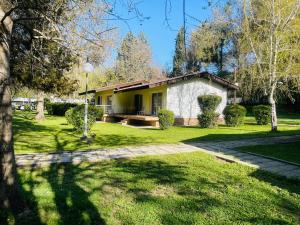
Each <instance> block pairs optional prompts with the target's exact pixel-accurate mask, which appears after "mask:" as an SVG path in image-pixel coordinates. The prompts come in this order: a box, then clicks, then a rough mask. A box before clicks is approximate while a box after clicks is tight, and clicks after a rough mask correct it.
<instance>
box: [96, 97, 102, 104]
mask: <svg viewBox="0 0 300 225" xmlns="http://www.w3.org/2000/svg"><path fill="white" fill-rule="evenodd" d="M97 105H102V96H98V97H97Z"/></svg>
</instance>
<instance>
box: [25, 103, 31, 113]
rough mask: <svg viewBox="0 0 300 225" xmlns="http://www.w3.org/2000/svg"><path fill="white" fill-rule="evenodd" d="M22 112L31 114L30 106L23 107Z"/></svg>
mask: <svg viewBox="0 0 300 225" xmlns="http://www.w3.org/2000/svg"><path fill="white" fill-rule="evenodd" d="M24 111H25V112H31V106H30V105H28V104H27V105H24Z"/></svg>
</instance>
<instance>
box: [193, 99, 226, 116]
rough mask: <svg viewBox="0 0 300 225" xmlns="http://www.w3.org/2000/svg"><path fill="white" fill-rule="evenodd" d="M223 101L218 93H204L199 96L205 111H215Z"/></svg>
mask: <svg viewBox="0 0 300 225" xmlns="http://www.w3.org/2000/svg"><path fill="white" fill-rule="evenodd" d="M221 101H222V98H221V97H220V96H218V95H202V96H199V97H198V103H199V106H200V108H201V111H202V112H203V113H205V112H214V111H215V110H216V109H217V107H218V105H219V104H220V103H221Z"/></svg>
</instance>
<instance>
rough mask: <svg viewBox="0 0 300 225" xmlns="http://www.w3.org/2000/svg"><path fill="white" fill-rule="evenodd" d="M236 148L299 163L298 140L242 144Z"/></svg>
mask: <svg viewBox="0 0 300 225" xmlns="http://www.w3.org/2000/svg"><path fill="white" fill-rule="evenodd" d="M236 150H238V151H243V152H252V153H256V154H260V155H265V156H270V157H274V158H278V159H282V160H286V161H290V162H294V163H297V164H299V165H300V141H298V142H292V143H284V144H276V145H257V146H243V147H238V148H236Z"/></svg>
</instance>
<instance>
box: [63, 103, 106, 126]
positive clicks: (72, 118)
mask: <svg viewBox="0 0 300 225" xmlns="http://www.w3.org/2000/svg"><path fill="white" fill-rule="evenodd" d="M84 107H85V105H78V106H76V107H74V108H70V109H68V111H66V113H65V116H66V119H67V122H68V124H71V125H72V126H73V127H74V128H75V130H76V131H78V132H82V131H83V130H84ZM102 116H103V109H102V108H100V107H95V106H92V105H89V106H88V131H89V130H90V129H91V127H92V125H93V124H94V123H95V122H96V119H97V118H102Z"/></svg>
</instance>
